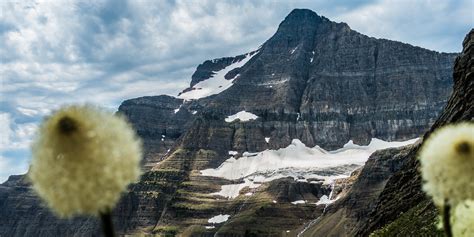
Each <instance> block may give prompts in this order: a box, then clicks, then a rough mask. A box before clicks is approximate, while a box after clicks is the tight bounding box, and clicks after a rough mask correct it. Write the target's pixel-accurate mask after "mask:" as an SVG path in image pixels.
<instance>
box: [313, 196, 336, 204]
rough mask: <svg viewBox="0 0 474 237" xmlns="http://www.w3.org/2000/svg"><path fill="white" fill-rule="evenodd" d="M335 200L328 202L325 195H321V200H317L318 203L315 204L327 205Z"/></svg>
mask: <svg viewBox="0 0 474 237" xmlns="http://www.w3.org/2000/svg"><path fill="white" fill-rule="evenodd" d="M334 201H336V200H330V199H329V197H328V196H327V195H323V196H322V197H321V198H319V201H318V202H317V203H316V205H328V204H331V203H333V202H334Z"/></svg>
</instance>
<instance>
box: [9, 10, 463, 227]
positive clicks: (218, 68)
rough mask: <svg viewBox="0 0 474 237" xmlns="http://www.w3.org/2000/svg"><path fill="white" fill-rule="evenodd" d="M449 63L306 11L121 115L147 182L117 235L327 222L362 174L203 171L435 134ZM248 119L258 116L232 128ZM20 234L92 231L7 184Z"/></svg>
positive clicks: (365, 149) (133, 190)
mask: <svg viewBox="0 0 474 237" xmlns="http://www.w3.org/2000/svg"><path fill="white" fill-rule="evenodd" d="M455 56H456V54H446V53H438V52H434V51H430V50H426V49H422V48H419V47H414V46H411V45H407V44H403V43H400V42H395V41H390V40H383V39H375V38H371V37H368V36H365V35H362V34H360V33H358V32H355V31H353V30H351V29H350V28H349V26H348V25H347V24H345V23H335V22H332V21H330V20H328V19H327V18H325V17H322V16H319V15H317V14H316V13H314V12H312V11H310V10H304V9H296V10H293V11H292V12H291V13H290V14H289V15H288V16H287V17H286V18H285V20H284V21H283V22H282V23H281V24H280V26H279V28H278V30H277V32H276V33H275V34H274V35H273V36H272V37H271V38H270V39H269V40H268V41H267V42H265V43H264V44H263V45H262V46H261V47H260V48H259V49H257V50H256V51H252V52H250V53H247V54H242V55H239V56H236V57H227V58H221V59H215V60H209V61H206V62H204V63H203V64H201V65H200V66H198V68H197V71H196V73H195V74H194V75H193V77H192V81H191V83H190V87H189V88H188V89H186V90H184V91H183V92H182V93H181V94H180V95H179V96H178V97H170V96H153V97H142V98H136V99H131V100H127V101H125V102H123V103H122V105H121V106H120V107H119V113H123V114H125V115H126V116H127V117H128V118H129V120H130V121H131V122H132V124H133V125H134V127H135V129H136V130H137V133H138V134H139V135H140V137H142V139H143V140H144V146H145V147H144V148H145V161H144V163H145V164H144V167H145V170H147V172H146V173H145V174H144V175H143V177H142V179H141V181H140V182H139V183H138V184H135V185H132V186H131V187H130V191H129V193H127V194H126V195H124V198H123V200H122V201H121V203H120V204H119V206H118V207H117V209H116V210H115V213H114V217H115V221H116V224H117V226H118V228H119V231H120V233H149V234H175V233H177V232H179V233H181V234H183V235H185V236H191V235H192V236H214V235H216V234H217V236H244V235H247V236H255V235H256V236H284V235H294V234H296V233H297V232H298V231H299V230H298V229H299V228H302V227H303V226H304V224H305V223H307V222H310V221H311V220H314V219H315V218H317V217H319V216H320V215H321V213H323V210H324V205H314V203H326V202H327V201H328V200H327V199H328V197H331V196H332V194H334V192H335V191H334V190H336V189H338V190H339V191H337V192H338V193H346V192H347V189H349V187H350V185H351V184H350V183H351V182H352V181H353V180H354V179H356V177H355V176H354V177H352V178H347V177H348V176H349V175H350V173H351V171H353V170H355V169H357V168H358V167H360V165H361V164H360V163H358V162H350V163H344V164H340V165H338V166H329V167H320V166H319V163H317V162H316V163H312V164H311V166H310V168H308V169H292V168H291V167H280V168H278V169H270V170H266V171H265V172H263V171H262V169H259V168H260V166H266V165H261V164H258V163H255V164H254V163H251V164H246V165H254V166H251V168H252V169H255V170H257V171H258V172H259V173H258V174H256V173H252V174H250V175H247V174H246V175H245V177H243V176H240V175H237V176H235V177H237V178H236V179H226V178H225V177H221V176H204V175H203V173H202V172H201V171H202V170H206V169H211V170H213V169H217V168H218V167H220V166H221V165H222V164H223V163H224V162H226V163H228V164H229V163H231V161H233V160H232V159H234V160H237V161H238V160H239V159H248V160H252V159H256V157H257V158H258V157H270V158H271V159H273V158H275V157H280V158H283V159H286V160H291V159H297V158H298V157H293V156H288V155H285V154H291V153H290V152H288V153H286V151H291V150H294V149H296V150H297V151H305V152H310V153H311V154H315V155H318V157H319V158H321V159H324V158H327V157H332V156H336V157H339V156H342V157H347V156H343V155H344V154H346V153H349V154H350V153H351V152H359V153H363V155H364V157H363V158H364V159H361V160H362V163H363V161H365V159H366V158H368V155H370V154H371V152H373V151H372V150H369V148H370V147H371V146H363V145H367V144H369V143H370V142H371V141H375V143H377V141H378V140H374V138H378V139H382V140H387V141H400V140H408V139H412V138H416V137H419V136H420V135H422V134H423V133H424V132H425V131H426V130H427V129H428V128H429V127H430V126H431V124H432V123H433V122H434V121H435V119H436V117H437V116H438V115H439V112H440V111H441V109H442V107H443V106H444V105H445V103H446V101H447V98H448V95H449V94H450V92H451V87H452V77H451V75H452V64H453V62H454V58H455ZM244 60H245V61H244ZM211 81H212V82H214V81H215V82H217V83H222V84H218V85H217V86H216V84H215V83H209V82H211ZM229 81H230V83H229ZM241 111H246V113H240V114H246V115H249V114H250V116H247V117H240V119H238V120H233V121H231V122H229V121H230V120H229V119H228V120H227V121H226V118H233V117H232V116H234V117H238V116H239V113H238V112H241ZM248 118H256V119H249V120H248V121H247V119H248ZM350 140H352V141H353V142H354V143H356V144H359V145H362V146H357V145H355V144H353V143H352V142H349V141H350ZM373 144H374V143H372V145H373ZM316 145H318V146H319V147H315V146H316ZM343 145H345V147H344V148H343V149H339V150H336V149H337V148H341V147H343ZM389 146H394V145H393V144H392V143H390V145H389ZM280 148H282V149H280ZM278 149H279V150H278ZM266 150H268V151H266ZM265 151H266V152H265ZM376 154H385V153H384V152H376V153H375V155H376ZM375 155H374V156H375ZM389 157H390V156H388V155H386V158H385V159H384V160H386V161H387V162H389V163H388V164H382V166H380V165H379V164H377V162H375V164H374V167H377V169H379V170H380V173H381V174H380V175H381V176H383V179H385V178H386V177H387V176H389V175H387V173H386V172H397V171H399V170H401V166H402V165H403V162H402V163H396V162H398V161H390V159H389ZM272 161H273V160H272ZM370 162H372V163H373V161H370ZM391 163H396V164H394V166H395V167H391ZM369 164H370V163H369ZM369 167H370V166H369ZM364 169H365V168H364ZM231 170H233V169H231ZM355 173H357V172H355ZM261 177H263V179H264V180H263V181H262V180H259V179H260V178H261ZM335 177H339V178H341V177H344V178H343V179H340V180H338V181H335V180H334V179H335ZM364 177H365V176H364ZM345 178H347V179H345ZM367 180H369V181H368V184H373V182H374V180H372V179H370V177H369V179H367ZM375 181H377V179H375ZM336 183H339V184H341V183H342V184H344V185H345V186H346V187H345V188H341V187H336V185H335V184H336ZM354 185H356V184H354ZM356 187H357V185H356ZM353 189H354V188H353ZM374 190H375V189H374ZM380 190H381V189H380V188H379V189H377V190H376V191H380ZM361 192H362V194H364V193H363V190H361ZM223 193H226V194H229V193H232V195H230V198H229V197H228V196H226V195H224V196H223ZM217 194H220V195H217ZM325 196H326V197H325ZM338 196H339V195H338ZM330 201H331V200H330ZM226 215H229V216H228V220H225V219H226V218H224V217H227V216H226ZM364 215H365V214H364ZM31 220H34V222H31ZM213 220H222V221H223V222H221V223H215V222H214V223H210V221H211V222H213ZM27 223H31V224H27ZM70 226H73V227H70ZM69 227H70V228H69ZM25 233H28V235H34V236H51V235H55V234H58V233H61V234H67V235H77V236H90V235H93V234H98V228H97V224H96V223H95V222H94V221H93V220H92V219H75V220H70V221H59V220H57V219H55V218H54V217H53V216H52V215H51V214H50V213H49V212H48V211H47V210H46V209H44V208H43V207H42V206H41V205H40V204H39V202H38V200H37V199H36V198H35V197H34V195H33V194H31V191H30V189H29V184H28V182H27V181H25V180H23V178H14V177H12V178H11V179H10V180H9V181H8V182H7V183H5V184H2V185H0V236H1V235H6V236H23V235H25Z"/></svg>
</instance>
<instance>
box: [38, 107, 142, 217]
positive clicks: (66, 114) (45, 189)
mask: <svg viewBox="0 0 474 237" xmlns="http://www.w3.org/2000/svg"><path fill="white" fill-rule="evenodd" d="M141 154H142V152H141V142H140V140H139V139H138V138H137V136H136V135H135V132H134V131H133V129H132V128H131V126H130V125H129V124H128V123H127V122H126V120H125V119H124V118H123V117H121V116H116V115H114V114H112V113H109V112H106V111H103V110H101V109H99V108H97V107H94V106H91V105H84V106H68V107H65V108H62V109H60V110H58V111H57V112H55V113H54V114H53V115H51V116H50V117H48V118H46V119H45V121H44V122H43V123H42V125H41V126H40V129H39V131H38V134H37V136H36V138H35V141H34V142H33V145H32V155H33V160H32V162H31V168H30V171H29V177H30V179H31V181H32V184H33V189H34V190H35V191H36V192H37V194H38V195H39V196H40V197H41V198H42V199H43V200H44V201H45V202H46V203H47V205H48V206H49V207H50V208H51V209H52V210H53V211H54V212H55V213H56V214H57V215H59V216H60V217H72V216H74V215H97V214H99V213H100V212H105V211H108V210H110V209H112V208H113V207H114V206H115V205H116V203H117V202H118V200H119V199H120V194H121V193H122V192H124V191H125V190H126V189H127V186H128V185H129V184H130V183H132V182H135V181H137V180H138V178H139V176H140V173H141V171H140V160H141Z"/></svg>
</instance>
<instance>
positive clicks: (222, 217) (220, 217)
mask: <svg viewBox="0 0 474 237" xmlns="http://www.w3.org/2000/svg"><path fill="white" fill-rule="evenodd" d="M229 217H230V215H222V214H220V215H217V216H214V217H212V218H211V219H209V220H207V222H209V223H212V224H219V223H222V222H226V221H227V220H229Z"/></svg>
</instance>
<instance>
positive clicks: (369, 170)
mask: <svg viewBox="0 0 474 237" xmlns="http://www.w3.org/2000/svg"><path fill="white" fill-rule="evenodd" d="M463 48H464V49H463V52H462V54H461V55H460V56H459V57H458V58H457V59H456V63H455V66H454V73H453V77H454V88H453V93H452V95H451V97H450V99H449V101H448V104H447V106H446V107H445V108H444V110H443V112H442V113H441V115H440V116H439V117H438V119H437V120H436V122H435V123H434V125H433V126H432V127H431V128H430V130H429V131H428V132H427V133H426V134H425V135H424V138H425V139H426V138H427V137H428V136H429V135H430V134H431V132H433V131H434V130H436V129H437V128H439V127H441V126H443V125H445V124H448V123H456V122H460V121H471V122H472V121H473V120H474V73H473V72H474V30H471V32H470V33H469V34H468V35H467V36H466V38H465V40H464V42H463ZM421 146H422V144H421V143H418V144H415V145H413V146H409V147H404V148H402V149H399V150H384V151H380V152H379V153H376V154H374V155H373V156H372V157H371V158H370V159H369V161H368V162H367V164H366V165H365V167H364V169H363V170H362V172H361V175H360V176H359V179H358V180H356V181H355V183H354V185H353V186H352V189H351V190H350V191H349V194H348V195H347V196H346V197H345V198H344V199H342V200H340V201H339V202H337V203H336V204H335V205H333V206H331V208H330V210H329V211H328V212H327V213H326V214H325V215H323V217H322V218H320V221H319V222H318V223H316V224H314V225H313V226H312V228H310V229H309V230H308V231H306V232H305V236H368V235H369V234H370V233H372V232H373V231H375V230H377V229H379V228H382V227H384V226H386V225H387V224H389V223H391V222H394V224H393V225H396V223H397V222H396V221H399V222H400V221H403V218H405V217H404V213H410V212H412V211H418V213H417V216H424V215H427V216H429V217H430V218H432V219H431V220H430V221H431V222H428V223H424V224H426V226H420V225H418V226H416V225H415V226H411V227H410V226H408V227H403V226H400V224H399V225H397V228H390V227H389V228H388V230H390V231H389V232H388V231H385V232H384V231H381V233H380V235H377V236H406V235H407V234H409V235H417V236H433V235H434V234H436V232H435V230H431V231H432V232H423V233H421V231H427V230H429V229H430V228H431V229H433V228H434V224H433V223H434V222H435V220H434V218H435V216H436V215H434V216H433V215H432V214H430V213H433V212H434V213H436V209H435V207H434V205H433V204H426V203H430V202H431V201H430V200H429V198H427V197H426V196H425V194H424V193H423V192H422V190H421V177H420V174H419V173H418V168H419V162H418V161H417V159H416V154H417V152H418V150H419V148H420V147H421ZM384 154H388V155H389V156H388V157H389V159H388V160H387V159H384V157H385V155H384ZM390 157H391V158H390ZM375 162H381V163H383V165H376V166H374V165H372V164H374V163H375ZM394 163H395V165H394ZM384 166H385V167H390V170H388V171H385V172H383V176H378V175H377V174H379V172H378V171H379V170H380V168H381V167H384ZM367 179H374V180H373V181H372V182H367ZM360 185H362V186H364V188H358V186H360ZM363 189H365V190H367V189H369V190H374V191H372V192H368V193H367V192H366V193H364V192H363V191H362V190H363ZM419 206H423V209H422V210H421V211H419V210H418V207H419ZM414 217H415V218H416V216H414ZM424 218H426V217H424ZM398 219H400V220H398ZM410 221H411V222H416V221H418V220H415V219H414V218H412V219H411V220H410ZM333 227H336V228H333ZM409 228H411V229H409Z"/></svg>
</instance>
